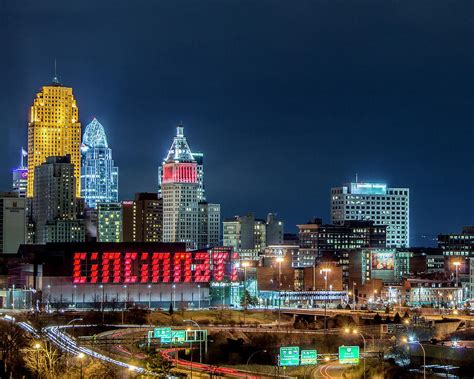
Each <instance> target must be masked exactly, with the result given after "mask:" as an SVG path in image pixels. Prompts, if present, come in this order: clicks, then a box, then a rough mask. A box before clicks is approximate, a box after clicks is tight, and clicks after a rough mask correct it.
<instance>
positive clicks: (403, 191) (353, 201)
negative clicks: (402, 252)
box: [331, 183, 410, 247]
mask: <svg viewBox="0 0 474 379" xmlns="http://www.w3.org/2000/svg"><path fill="white" fill-rule="evenodd" d="M351 220H372V221H373V222H374V223H375V225H386V226H387V246H388V247H409V246H410V190H409V189H408V188H388V187H387V185H386V184H384V183H349V184H345V185H343V186H342V187H336V188H332V189H331V222H332V223H333V224H340V223H343V222H344V221H351Z"/></svg>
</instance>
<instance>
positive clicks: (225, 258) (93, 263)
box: [73, 251, 238, 283]
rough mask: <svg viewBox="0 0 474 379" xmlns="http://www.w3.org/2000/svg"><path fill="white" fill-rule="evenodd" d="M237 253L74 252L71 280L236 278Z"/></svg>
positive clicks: (198, 279)
mask: <svg viewBox="0 0 474 379" xmlns="http://www.w3.org/2000/svg"><path fill="white" fill-rule="evenodd" d="M237 258H238V255H237V253H231V252H229V251H216V252H207V251H197V252H176V253H169V252H151V253H149V252H113V251H112V252H76V253H74V259H73V280H74V283H206V282H210V281H215V282H222V281H224V280H230V281H236V280H237V267H236V266H235V264H234V263H236V262H237Z"/></svg>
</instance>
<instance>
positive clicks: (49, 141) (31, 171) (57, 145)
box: [27, 76, 81, 197]
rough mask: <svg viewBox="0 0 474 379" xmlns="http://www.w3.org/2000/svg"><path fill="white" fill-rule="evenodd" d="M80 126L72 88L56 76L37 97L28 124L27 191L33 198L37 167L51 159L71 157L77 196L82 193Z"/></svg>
mask: <svg viewBox="0 0 474 379" xmlns="http://www.w3.org/2000/svg"><path fill="white" fill-rule="evenodd" d="M80 145H81V123H80V122H79V112H78V109H77V104H76V100H75V99H74V95H73V93H72V88H69V87H64V86H62V85H61V84H60V83H59V80H58V78H57V77H56V76H55V77H54V79H53V83H52V84H51V85H49V86H44V87H43V88H42V89H41V91H40V92H38V93H37V94H36V98H35V99H34V101H33V105H32V106H31V110H30V120H29V123H28V191H27V196H28V197H33V191H34V180H35V167H38V166H39V165H41V164H42V163H43V162H45V161H46V158H47V157H52V156H65V155H70V156H71V163H72V164H73V165H74V177H75V178H76V188H75V192H76V196H77V197H79V196H80V194H81V182H80V172H81V155H80Z"/></svg>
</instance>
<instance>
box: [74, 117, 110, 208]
mask: <svg viewBox="0 0 474 379" xmlns="http://www.w3.org/2000/svg"><path fill="white" fill-rule="evenodd" d="M81 151H82V167H81V195H82V197H83V198H84V199H85V202H86V204H87V206H88V207H89V208H96V207H97V204H98V203H112V202H117V201H118V167H114V161H113V159H112V149H111V148H109V146H108V144H107V136H106V135H105V130H104V127H103V126H102V125H101V123H100V122H99V121H97V119H96V118H94V119H93V120H92V122H91V123H90V124H89V125H87V126H86V131H85V132H84V138H83V141H82V147H81Z"/></svg>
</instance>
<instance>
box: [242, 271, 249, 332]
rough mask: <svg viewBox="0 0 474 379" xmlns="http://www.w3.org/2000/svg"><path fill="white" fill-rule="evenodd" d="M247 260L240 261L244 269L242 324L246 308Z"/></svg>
mask: <svg viewBox="0 0 474 379" xmlns="http://www.w3.org/2000/svg"><path fill="white" fill-rule="evenodd" d="M249 266H250V264H249V262H242V267H243V269H244V325H246V324H245V316H246V315H245V314H246V310H247V267H249Z"/></svg>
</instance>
